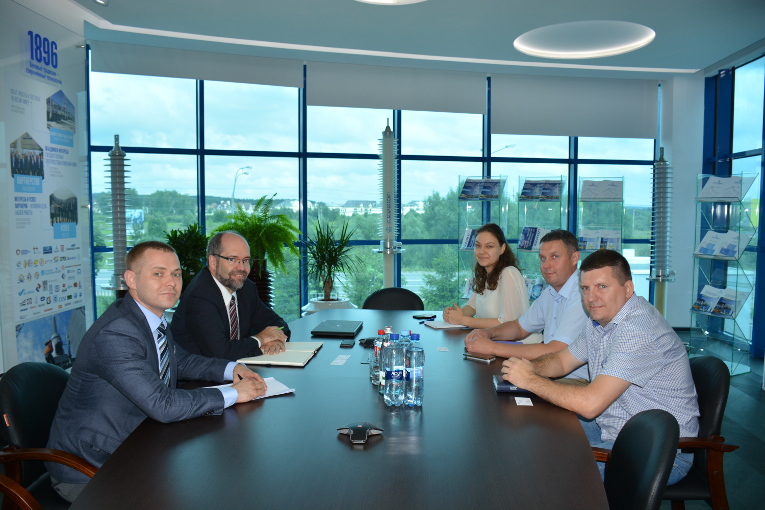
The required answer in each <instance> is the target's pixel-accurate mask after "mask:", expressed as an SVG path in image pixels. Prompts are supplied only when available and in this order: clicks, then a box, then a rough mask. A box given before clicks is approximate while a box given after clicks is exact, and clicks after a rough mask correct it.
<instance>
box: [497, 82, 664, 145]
mask: <svg viewBox="0 0 765 510" xmlns="http://www.w3.org/2000/svg"><path fill="white" fill-rule="evenodd" d="M491 88H492V93H491V106H492V108H491V111H492V117H491V132H492V133H496V134H525V135H559V136H595V137H616V138H656V135H657V129H658V128H657V104H658V81H655V80H619V79H592V78H558V77H549V76H516V75H512V76H510V75H493V76H492V79H491Z"/></svg>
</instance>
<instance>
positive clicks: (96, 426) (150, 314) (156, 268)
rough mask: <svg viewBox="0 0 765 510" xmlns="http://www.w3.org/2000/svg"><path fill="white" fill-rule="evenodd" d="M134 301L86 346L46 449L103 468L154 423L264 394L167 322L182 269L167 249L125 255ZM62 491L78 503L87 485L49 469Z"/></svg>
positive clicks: (109, 314) (216, 410)
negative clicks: (194, 382)
mask: <svg viewBox="0 0 765 510" xmlns="http://www.w3.org/2000/svg"><path fill="white" fill-rule="evenodd" d="M126 264H127V271H125V282H126V283H127V285H128V288H129V291H128V295H127V296H126V297H125V298H123V299H119V300H117V301H116V302H115V303H113V304H112V305H111V306H110V307H109V308H108V309H107V310H106V312H104V314H103V315H101V317H100V318H99V319H98V320H97V321H96V322H95V323H94V324H93V326H91V328H90V329H89V330H88V332H87V333H86V334H85V336H84V337H83V339H82V343H81V344H80V347H79V350H78V352H77V359H76V361H75V363H74V366H73V368H72V375H71V377H70V378H69V382H68V383H67V385H66V389H65V390H64V393H63V395H62V396H61V400H60V402H59V405H58V410H57V412H56V417H55V419H54V421H53V426H52V427H51V434H50V440H49V441H48V447H50V448H57V449H59V450H64V451H67V452H70V453H73V454H75V455H79V456H80V457H82V458H84V459H85V460H87V461H88V462H90V463H91V464H93V465H94V466H96V467H100V466H101V465H102V464H103V463H104V461H106V459H107V458H108V457H109V455H111V453H112V452H114V450H116V449H117V447H118V446H119V445H120V444H121V443H122V441H124V440H125V438H126V437H127V436H128V435H129V434H130V433H131V432H132V431H133V430H135V428H136V427H138V425H139V424H140V423H141V422H142V421H143V420H144V419H145V418H146V417H147V416H148V417H150V418H153V419H155V420H157V421H160V422H163V423H168V422H173V421H179V420H185V419H187V418H194V417H197V416H208V415H213V414H221V413H222V412H223V409H224V408H225V407H228V406H231V405H233V404H234V403H238V402H247V401H250V400H252V399H254V398H256V397H259V396H261V395H263V394H265V391H266V385H265V383H264V382H263V379H262V378H261V377H260V376H259V375H258V374H256V373H255V372H252V371H251V370H249V369H247V368H246V367H245V366H244V365H239V364H236V363H232V362H228V361H225V360H221V359H214V358H206V357H204V356H198V355H195V354H189V353H187V352H186V351H184V350H183V349H182V348H181V347H180V346H178V345H177V344H176V343H175V342H174V341H173V339H172V334H171V333H170V330H169V329H166V328H167V325H166V323H165V321H164V319H163V318H162V316H163V313H164V311H165V310H166V309H167V308H169V307H171V306H173V305H175V303H176V302H177V301H178V296H179V295H180V292H181V285H182V283H181V268H180V263H179V262H178V257H177V256H176V254H175V250H173V248H172V247H170V246H169V245H167V244H165V243H160V242H158V241H147V242H144V243H139V244H137V245H136V246H135V247H134V248H133V249H132V250H130V252H129V253H128V255H127V259H126ZM179 379H186V380H190V379H202V380H209V381H221V382H222V381H231V380H236V383H235V384H234V385H233V386H232V387H227V388H222V389H216V388H199V389H195V390H182V389H178V388H177V381H178V380H179ZM47 467H48V470H49V471H50V474H51V482H52V484H53V487H54V488H55V489H56V491H57V492H58V493H59V494H60V495H61V497H63V498H64V499H66V500H68V501H73V500H74V499H75V498H76V497H77V495H78V494H79V493H80V491H81V490H82V488H83V487H84V486H85V484H86V483H87V481H88V480H89V479H88V478H87V477H86V476H84V475H83V474H81V473H79V472H78V471H75V470H73V469H70V468H67V467H65V466H62V465H60V464H52V463H48V464H47Z"/></svg>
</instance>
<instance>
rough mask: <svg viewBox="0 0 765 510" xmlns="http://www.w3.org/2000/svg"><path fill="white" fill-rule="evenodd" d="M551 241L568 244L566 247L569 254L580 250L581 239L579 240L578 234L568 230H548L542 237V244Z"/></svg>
mask: <svg viewBox="0 0 765 510" xmlns="http://www.w3.org/2000/svg"><path fill="white" fill-rule="evenodd" d="M550 241H562V242H563V244H564V245H566V249H567V250H568V254H569V255H572V254H574V253H576V252H578V251H579V241H578V240H577V238H576V236H575V235H574V234H572V233H571V232H569V231H568V230H563V229H557V230H553V231H552V232H548V233H546V234H545V235H544V236H543V237H542V240H541V241H540V244H541V243H548V242H550Z"/></svg>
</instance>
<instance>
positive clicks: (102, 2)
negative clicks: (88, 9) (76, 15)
mask: <svg viewBox="0 0 765 510" xmlns="http://www.w3.org/2000/svg"><path fill="white" fill-rule="evenodd" d="M93 1H94V2H95V3H97V4H98V5H103V6H107V5H109V0H93Z"/></svg>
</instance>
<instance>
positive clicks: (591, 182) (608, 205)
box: [576, 177, 624, 259]
mask: <svg viewBox="0 0 765 510" xmlns="http://www.w3.org/2000/svg"><path fill="white" fill-rule="evenodd" d="M623 195H624V178H623V177H608V178H597V177H580V178H579V212H578V215H577V229H576V233H577V238H578V239H579V250H580V251H582V252H591V251H595V250H600V249H609V250H616V251H619V252H620V251H621V249H622V221H623V218H624V202H623V198H622V197H623ZM587 255H588V254H587V253H582V258H583V259H584V258H585V257H586V256H587Z"/></svg>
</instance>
